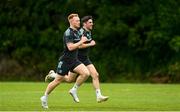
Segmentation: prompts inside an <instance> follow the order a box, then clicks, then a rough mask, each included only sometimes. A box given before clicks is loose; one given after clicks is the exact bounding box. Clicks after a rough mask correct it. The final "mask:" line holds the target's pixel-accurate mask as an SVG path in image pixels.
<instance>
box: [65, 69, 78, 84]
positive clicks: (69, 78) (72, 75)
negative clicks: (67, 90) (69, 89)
mask: <svg viewBox="0 0 180 112" xmlns="http://www.w3.org/2000/svg"><path fill="white" fill-rule="evenodd" d="M76 77H77V74H76V73H73V72H70V71H69V72H68V75H65V76H64V80H65V81H66V82H69V83H70V82H73V81H75V79H76Z"/></svg>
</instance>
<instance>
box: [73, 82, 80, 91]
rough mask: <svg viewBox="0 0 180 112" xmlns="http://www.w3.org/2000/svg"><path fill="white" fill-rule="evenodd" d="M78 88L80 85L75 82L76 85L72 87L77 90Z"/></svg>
mask: <svg viewBox="0 0 180 112" xmlns="http://www.w3.org/2000/svg"><path fill="white" fill-rule="evenodd" d="M78 88H79V86H78V85H77V84H76V83H75V84H74V86H73V88H72V90H75V91H77V89H78Z"/></svg>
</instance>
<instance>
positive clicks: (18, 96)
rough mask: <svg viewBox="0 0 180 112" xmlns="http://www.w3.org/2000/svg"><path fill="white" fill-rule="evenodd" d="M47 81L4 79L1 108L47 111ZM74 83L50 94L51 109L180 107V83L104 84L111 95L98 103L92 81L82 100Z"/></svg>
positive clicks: (82, 90) (82, 91)
mask: <svg viewBox="0 0 180 112" xmlns="http://www.w3.org/2000/svg"><path fill="white" fill-rule="evenodd" d="M46 85H47V83H37V82H0V111H43V109H42V108H41V104H40V97H41V95H43V93H44V89H45V87H46ZM72 85H73V84H67V83H63V84H61V85H60V86H58V87H57V88H56V89H55V91H53V92H52V94H51V95H50V96H49V109H48V110H47V111H180V85H178V84H171V85H169V84H110V83H108V84H107V83H106V84H101V88H102V92H103V94H105V95H109V96H110V99H109V100H108V101H107V102H103V103H97V102H96V98H95V92H94V90H93V87H92V84H91V83H86V84H84V85H83V86H82V87H81V88H80V89H79V92H78V94H79V97H80V103H78V104H77V103H74V102H73V100H72V98H71V96H70V95H69V94H68V91H69V89H70V88H71V87H72Z"/></svg>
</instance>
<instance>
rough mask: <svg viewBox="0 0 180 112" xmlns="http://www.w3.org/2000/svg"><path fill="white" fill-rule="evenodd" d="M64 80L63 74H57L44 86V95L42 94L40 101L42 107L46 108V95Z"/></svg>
mask: <svg viewBox="0 0 180 112" xmlns="http://www.w3.org/2000/svg"><path fill="white" fill-rule="evenodd" d="M63 80H64V77H63V76H60V75H57V76H56V78H55V79H54V80H53V81H52V82H50V83H49V84H48V86H47V88H46V91H45V93H44V96H42V97H41V98H40V99H41V103H42V107H43V108H44V109H47V108H48V95H49V94H50V93H51V92H52V91H53V90H54V89H55V88H56V87H57V86H58V85H59V84H60V83H61V82H62V81H63Z"/></svg>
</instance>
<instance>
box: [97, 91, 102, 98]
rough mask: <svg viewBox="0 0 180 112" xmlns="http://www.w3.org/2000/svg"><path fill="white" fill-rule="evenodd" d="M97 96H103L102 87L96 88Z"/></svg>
mask: <svg viewBox="0 0 180 112" xmlns="http://www.w3.org/2000/svg"><path fill="white" fill-rule="evenodd" d="M96 96H97V97H100V96H102V95H101V90H100V89H96Z"/></svg>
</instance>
